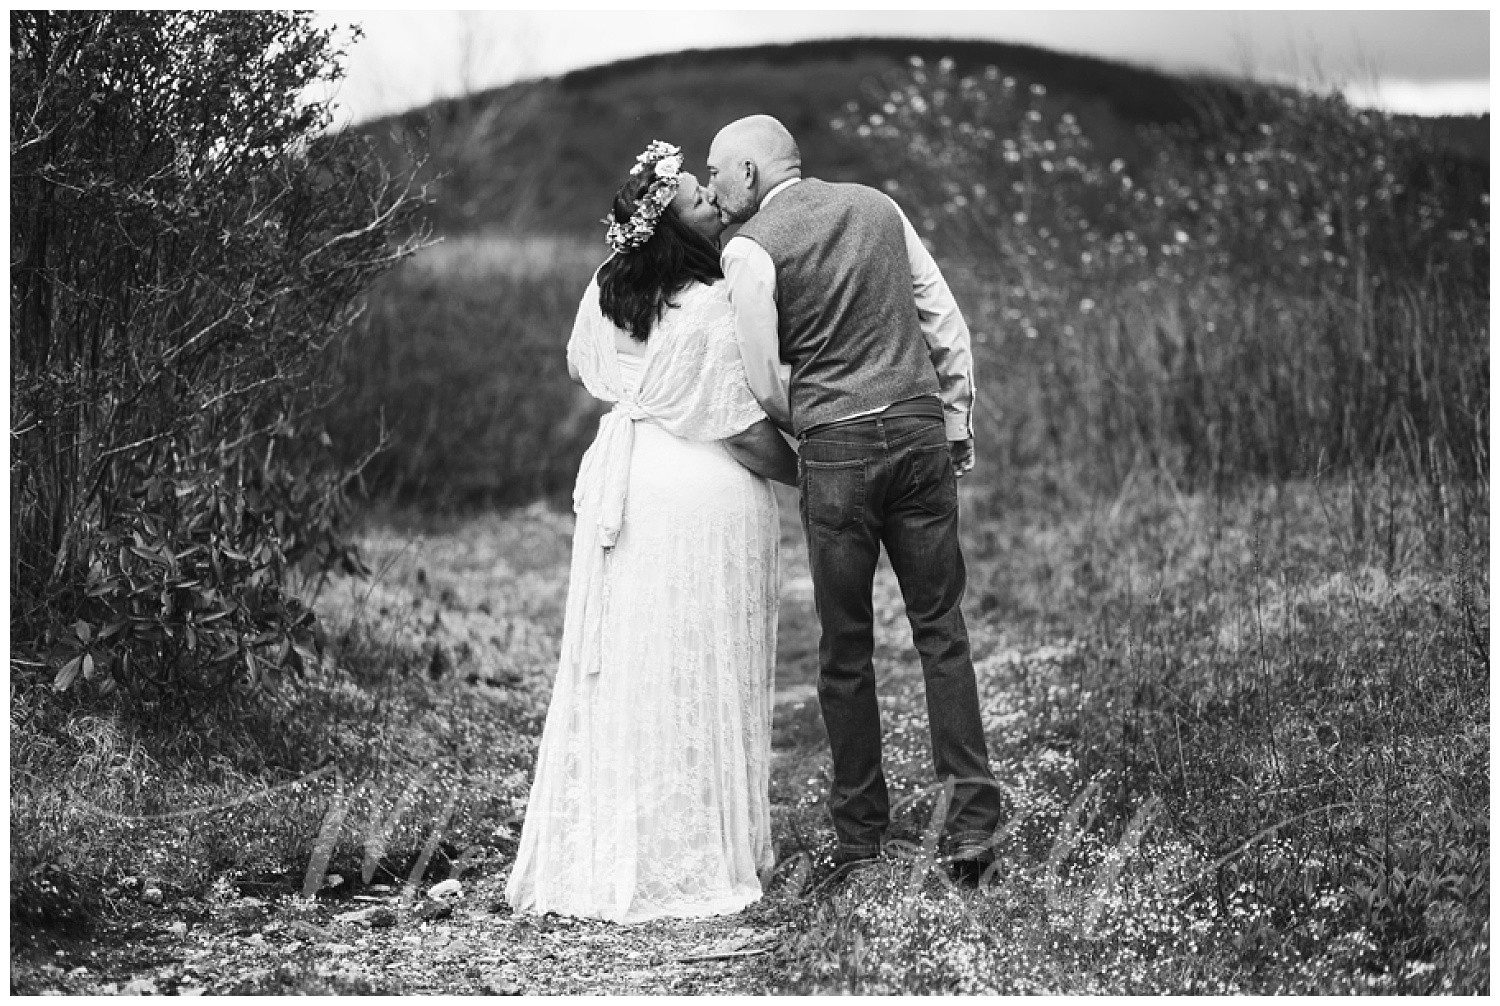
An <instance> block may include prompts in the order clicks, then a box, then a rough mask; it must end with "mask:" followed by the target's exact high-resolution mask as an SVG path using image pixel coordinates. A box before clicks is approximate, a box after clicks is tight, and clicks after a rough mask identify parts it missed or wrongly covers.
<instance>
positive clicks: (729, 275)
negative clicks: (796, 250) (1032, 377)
mask: <svg viewBox="0 0 1500 1006" xmlns="http://www.w3.org/2000/svg"><path fill="white" fill-rule="evenodd" d="M801 180H802V179H800V178H789V179H787V180H786V181H784V182H782V183H781V184H780V185H777V186H776V187H775V188H773V189H772V190H771V191H770V192H767V193H766V195H765V198H764V199H762V200H761V202H760V206H761V208H764V207H765V205H766V204H767V203H769V202H770V201H771V200H772V199H774V198H775V197H776V196H777V195H778V194H779V193H781V192H782V191H784V190H785V189H787V188H789V187H791V186H793V185H795V184H797V183H798V182H800V181H801ZM887 198H890V197H889V196H887ZM891 205H892V206H895V207H896V212H897V214H899V215H900V217H901V224H902V227H903V229H904V230H905V232H906V256H907V258H908V259H909V260H910V262H911V286H912V296H913V298H914V299H915V300H916V304H917V320H918V322H919V323H920V324H921V327H922V336H923V338H925V339H926V340H927V353H928V356H929V357H930V358H931V360H932V366H933V369H935V370H936V371H937V376H938V388H939V391H938V397H939V398H940V399H941V400H942V403H943V425H944V427H945V428H946V430H947V434H948V439H949V440H969V439H971V438H972V437H973V436H974V428H973V417H972V414H973V411H974V355H973V352H972V350H971V348H970V342H971V340H970V336H969V326H968V325H967V324H966V323H965V322H964V316H963V315H962V314H961V313H959V310H958V304H957V303H956V302H955V301H954V299H953V292H952V291H951V290H949V289H948V284H947V282H946V281H945V280H944V279H943V274H942V273H941V272H939V271H938V267H937V263H936V262H934V261H933V258H932V255H931V254H930V253H929V252H928V251H927V248H926V246H925V245H923V244H922V239H921V238H920V237H918V236H917V231H916V228H915V227H913V226H912V225H911V221H910V220H908V219H907V218H906V214H905V213H902V212H901V207H900V206H899V205H897V203H896V201H895V200H894V199H892V200H891ZM721 260H722V263H723V267H724V278H725V279H726V280H727V281H728V283H729V299H730V301H731V302H732V303H733V304H734V317H735V329H736V333H737V334H738V336H739V343H740V356H741V357H743V359H744V363H745V375H746V377H747V378H748V379H749V382H750V390H751V391H753V392H754V393H755V397H756V398H757V399H758V400H759V401H760V403H761V407H762V408H764V409H765V410H766V415H768V416H770V417H771V420H772V421H773V422H775V423H776V425H778V426H780V427H782V428H783V429H790V428H791V425H792V424H791V406H790V399H789V396H788V385H789V383H790V377H791V367H790V366H788V365H786V364H783V363H782V362H781V343H780V338H779V336H778V335H777V316H776V266H775V264H774V263H773V262H772V261H771V256H770V255H769V254H767V253H766V250H765V249H764V248H762V247H761V246H760V245H758V244H756V243H755V242H754V241H752V240H750V239H749V238H742V237H738V236H736V237H733V238H731V239H730V240H729V243H728V244H726V245H725V246H724V250H723V252H722V254H721ZM892 404H894V403H892ZM883 408H884V406H882V407H881V408H877V409H869V410H866V411H864V412H856V413H854V414H853V415H849V416H843V417H840V418H842V419H853V418H854V417H855V416H863V415H871V414H873V413H876V412H880V411H882V410H883Z"/></svg>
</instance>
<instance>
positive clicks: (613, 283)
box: [599, 171, 724, 342]
mask: <svg viewBox="0 0 1500 1006" xmlns="http://www.w3.org/2000/svg"><path fill="white" fill-rule="evenodd" d="M650 184H651V173H650V172H649V171H647V172H642V173H641V174H640V175H635V176H632V177H631V178H630V179H629V180H627V181H626V182H625V184H624V185H622V186H620V190H619V191H618V192H616V193H615V202H614V206H613V208H612V210H611V213H612V216H613V217H614V219H615V220H617V221H619V222H620V223H622V224H624V223H627V222H628V221H629V220H630V215H631V214H632V213H634V212H635V208H636V205H637V203H638V201H639V199H640V197H641V196H643V195H645V194H646V190H647V188H648V187H649V186H650ZM723 278H724V272H723V270H722V269H721V268H720V266H719V249H717V248H715V247H714V244H713V242H712V241H709V240H708V239H707V238H705V237H704V236H703V235H702V234H699V233H698V232H697V231H695V230H693V229H692V228H691V227H689V226H688V225H687V224H685V223H683V222H682V221H681V220H680V219H679V218H678V216H677V211H676V210H674V209H672V208H671V207H670V206H668V207H667V208H666V209H665V210H664V211H663V212H662V215H661V216H660V217H659V218H657V221H656V231H655V233H653V234H652V235H651V237H649V238H647V239H646V243H645V244H643V245H641V246H640V247H639V248H633V249H631V250H630V251H627V252H617V253H616V254H615V256H614V258H612V259H610V260H609V261H608V262H606V263H604V267H603V268H602V269H600V270H599V307H600V309H601V310H602V311H603V312H604V316H605V317H606V318H608V319H609V320H610V321H612V322H614V323H615V324H616V325H618V326H620V327H621V328H623V329H624V330H625V331H627V332H629V333H630V337H631V338H632V339H635V340H637V341H638V342H645V341H646V337H647V336H648V335H650V334H651V329H652V328H653V327H654V326H655V325H656V323H657V322H658V321H660V320H661V315H662V311H663V310H665V309H666V308H667V307H668V306H669V305H670V306H672V307H676V306H677V305H676V304H673V303H672V300H671V298H672V297H674V296H676V295H677V294H679V293H681V292H682V291H683V290H684V289H686V288H687V285H688V284H689V283H691V282H693V281H694V280H697V281H698V282H700V283H708V284H712V283H714V282H715V281H716V280H720V279H723Z"/></svg>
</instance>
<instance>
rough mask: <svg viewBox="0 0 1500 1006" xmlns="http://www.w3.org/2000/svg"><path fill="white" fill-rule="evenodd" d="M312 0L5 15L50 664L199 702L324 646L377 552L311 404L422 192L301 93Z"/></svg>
mask: <svg viewBox="0 0 1500 1006" xmlns="http://www.w3.org/2000/svg"><path fill="white" fill-rule="evenodd" d="M340 72H341V71H340V67H339V62H338V58H337V56H336V55H335V53H334V51H333V38H332V36H331V33H330V32H327V31H321V30H317V29H314V28H313V27H312V26H311V21H310V18H309V17H308V16H307V15H302V14H287V13H272V12H253V13H246V12H188V11H177V12H170V11H124V12H89V11H64V12H44V11H23V12H15V13H13V14H12V20H11V95H12V103H11V219H12V227H13V230H12V235H11V244H12V261H13V263H14V266H13V269H12V273H11V277H12V279H11V360H12V394H13V406H12V409H13V412H12V417H11V419H12V426H11V429H12V434H11V491H12V507H11V542H12V549H11V597H12V602H13V609H12V610H13V615H12V623H11V640H12V651H13V653H14V654H16V655H17V657H18V658H19V664H20V665H21V666H23V667H30V668H46V667H54V668H56V669H57V671H56V676H55V686H56V687H57V688H59V689H64V688H69V687H73V686H74V685H75V683H76V682H77V681H80V680H83V681H89V682H91V683H93V684H94V685H96V686H97V687H98V688H100V689H101V690H109V689H111V688H113V687H115V686H116V685H123V686H125V687H126V688H128V689H129V690H131V691H132V692H134V693H138V694H139V695H140V696H141V697H142V698H145V697H146V696H147V695H148V694H149V695H150V696H152V697H154V698H155V699H172V700H173V701H175V702H178V703H181V702H184V701H186V700H187V698H188V691H190V690H198V689H205V688H214V687H217V686H218V685H220V684H222V683H224V682H226V681H228V680H231V679H232V678H233V677H234V676H235V675H241V676H243V677H247V678H250V679H254V678H256V677H257V676H258V675H259V674H260V673H261V671H262V670H263V669H264V668H265V667H267V666H273V667H275V666H290V667H297V666H301V665H303V664H305V663H306V662H307V661H308V660H310V659H312V657H313V656H314V654H313V652H312V647H313V644H314V638H313V636H312V634H311V627H312V624H311V617H310V615H309V614H308V612H307V611H306V610H305V609H304V608H303V607H302V606H301V604H300V602H298V601H297V600H295V599H294V598H292V597H290V596H288V594H287V593H286V592H285V590H284V578H285V576H286V575H287V573H288V570H289V569H290V568H291V567H292V566H293V565H296V564H299V563H303V564H306V565H308V566H317V565H319V564H328V563H335V564H339V563H342V564H344V565H354V564H356V563H357V557H356V556H355V554H354V553H353V550H352V548H351V547H350V545H349V543H348V542H347V541H345V540H344V538H343V537H342V536H341V534H340V532H339V525H340V522H341V519H342V517H343V515H344V512H345V503H344V501H343V500H342V491H343V489H342V486H343V480H342V479H341V478H340V477H338V476H337V475H335V474H320V473H321V472H324V471H326V464H325V459H326V453H327V446H328V445H327V444H326V442H323V441H326V437H324V438H323V441H320V440H319V439H318V438H317V437H316V436H314V435H313V434H315V432H316V431H314V430H310V429H304V428H303V426H302V424H301V422H300V420H299V416H301V415H302V414H303V412H304V411H305V410H306V408H307V405H308V404H309V402H310V401H311V400H312V399H313V398H314V397H315V392H316V390H317V388H318V386H319V381H320V369H319V368H320V366H321V360H322V358H323V350H324V349H325V348H326V347H327V346H328V345H329V344H330V343H331V342H332V341H333V340H334V339H335V338H336V337H337V336H338V335H339V334H340V333H341V332H342V331H343V330H344V328H345V326H346V324H347V322H348V320H349V318H350V317H351V315H352V313H353V312H354V311H355V310H356V307H357V297H358V295H359V293H360V292H361V290H362V289H363V288H364V286H365V285H366V284H367V283H368V282H369V280H370V279H371V278H372V277H374V276H375V275H376V274H378V273H379V272H381V271H382V270H384V269H385V268H386V267H387V266H388V265H389V264H391V263H392V262H394V261H396V260H398V259H399V258H401V257H402V255H403V254H404V253H405V251H406V250H407V246H406V245H404V244H403V243H402V241H401V240H400V236H401V235H402V233H403V229H404V228H405V227H406V225H407V223H408V221H409V219H410V215H411V213H412V211H413V208H414V207H415V205H416V202H417V201H416V200H415V199H414V198H413V197H412V195H411V194H410V193H409V192H408V191H407V190H406V189H405V188H404V187H403V186H401V185H400V184H398V183H396V182H394V181H393V180H392V179H391V178H390V177H389V176H388V174H386V173H385V172H384V170H383V169H382V168H381V167H380V165H379V164H378V162H377V161H376V160H375V159H374V158H373V157H371V156H370V155H369V153H368V151H367V150H366V149H365V146H364V145H363V144H362V143H361V142H360V141H358V140H356V139H355V138H353V137H345V136H343V135H332V136H328V135H321V132H320V131H321V130H322V128H323V127H324V126H326V124H327V122H328V119H329V113H328V109H327V108H326V107H325V105H323V104H321V103H319V102H316V101H314V102H304V101H303V99H302V95H303V94H304V92H306V91H307V89H308V88H309V87H310V86H311V85H313V84H315V83H318V82H326V81H330V80H333V79H336V78H337V77H338V76H339V74H340Z"/></svg>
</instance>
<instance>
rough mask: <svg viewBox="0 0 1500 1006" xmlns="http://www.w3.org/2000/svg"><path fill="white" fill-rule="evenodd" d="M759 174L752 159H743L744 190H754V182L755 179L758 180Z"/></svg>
mask: <svg viewBox="0 0 1500 1006" xmlns="http://www.w3.org/2000/svg"><path fill="white" fill-rule="evenodd" d="M759 176H760V171H759V169H758V168H756V166H755V162H754V161H750V160H747V161H745V191H746V192H754V191H755V183H756V181H758V180H759Z"/></svg>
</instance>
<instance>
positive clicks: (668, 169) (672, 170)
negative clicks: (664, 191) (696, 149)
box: [656, 154, 682, 178]
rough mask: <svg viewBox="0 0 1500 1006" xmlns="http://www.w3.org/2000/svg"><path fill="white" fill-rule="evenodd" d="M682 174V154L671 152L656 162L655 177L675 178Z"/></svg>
mask: <svg viewBox="0 0 1500 1006" xmlns="http://www.w3.org/2000/svg"><path fill="white" fill-rule="evenodd" d="M680 174H682V155H681V154H671V155H670V156H667V157H663V158H662V159H661V160H659V161H657V162H656V177H657V178H676V177H677V176H678V175H680Z"/></svg>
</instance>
